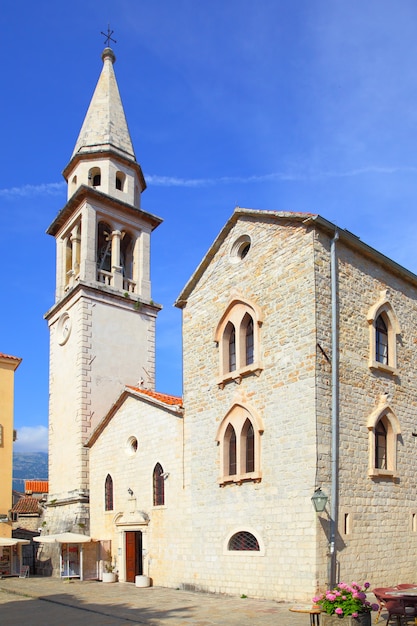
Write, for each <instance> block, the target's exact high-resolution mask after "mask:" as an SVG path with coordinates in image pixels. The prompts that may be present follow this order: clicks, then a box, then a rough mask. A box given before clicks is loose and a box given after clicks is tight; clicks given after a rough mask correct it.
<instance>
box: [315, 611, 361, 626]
mask: <svg viewBox="0 0 417 626" xmlns="http://www.w3.org/2000/svg"><path fill="white" fill-rule="evenodd" d="M320 618H321V623H322V626H371V623H372V618H371V613H369V612H366V613H359V615H358V617H352V616H351V615H344V616H342V617H339V616H338V615H328V614H327V613H321V614H320Z"/></svg>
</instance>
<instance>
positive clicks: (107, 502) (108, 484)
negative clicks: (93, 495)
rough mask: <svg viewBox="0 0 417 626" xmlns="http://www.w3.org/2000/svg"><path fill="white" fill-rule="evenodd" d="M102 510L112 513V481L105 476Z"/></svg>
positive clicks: (108, 476) (109, 477)
mask: <svg viewBox="0 0 417 626" xmlns="http://www.w3.org/2000/svg"><path fill="white" fill-rule="evenodd" d="M104 510H105V511H113V479H112V477H111V476H110V474H107V476H106V481H105V483H104Z"/></svg>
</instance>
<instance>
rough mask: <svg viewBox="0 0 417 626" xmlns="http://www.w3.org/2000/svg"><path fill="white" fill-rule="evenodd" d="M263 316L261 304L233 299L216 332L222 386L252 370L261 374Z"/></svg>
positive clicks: (237, 379) (239, 379)
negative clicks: (260, 330)
mask: <svg viewBox="0 0 417 626" xmlns="http://www.w3.org/2000/svg"><path fill="white" fill-rule="evenodd" d="M261 324H262V316H261V314H260V311H259V309H258V307H255V306H254V305H250V304H246V303H244V302H242V301H237V300H236V301H232V302H231V304H230V305H229V306H228V308H227V309H226V311H225V313H224V314H223V316H222V318H221V320H220V322H219V324H218V326H217V329H216V335H215V341H216V343H217V344H218V346H219V352H220V380H219V383H218V384H219V386H223V385H224V384H225V382H227V381H230V380H235V381H236V382H238V383H239V382H240V381H241V379H242V376H247V375H249V374H251V373H255V374H257V375H259V374H260V373H261V371H262V365H261V362H260V346H259V328H260V326H261Z"/></svg>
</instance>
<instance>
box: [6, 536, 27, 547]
mask: <svg viewBox="0 0 417 626" xmlns="http://www.w3.org/2000/svg"><path fill="white" fill-rule="evenodd" d="M19 543H20V544H22V545H23V544H27V543H30V541H29V540H28V539H15V538H14V537H0V548H3V547H4V548H5V547H7V546H17V545H18V544H19Z"/></svg>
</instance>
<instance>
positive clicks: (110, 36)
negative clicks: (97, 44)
mask: <svg viewBox="0 0 417 626" xmlns="http://www.w3.org/2000/svg"><path fill="white" fill-rule="evenodd" d="M113 33H114V30H110V24H107V34H106V33H103V31H101V35H103V37H105V38H106V39H105V40H104V43H105V44H106V47H107V48H108V47H109V46H110V42H111V41H112V42H113V43H117V41H116V40H115V39H113V38H112V35H113Z"/></svg>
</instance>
